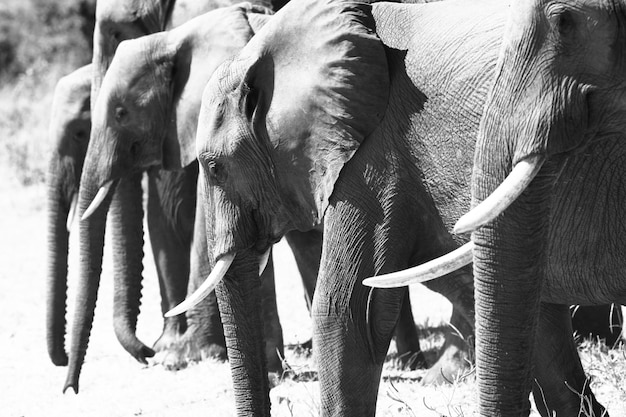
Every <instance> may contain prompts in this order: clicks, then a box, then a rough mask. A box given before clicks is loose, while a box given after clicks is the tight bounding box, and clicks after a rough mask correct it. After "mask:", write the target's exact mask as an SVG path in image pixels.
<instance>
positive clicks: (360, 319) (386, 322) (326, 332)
mask: <svg viewBox="0 0 626 417" xmlns="http://www.w3.org/2000/svg"><path fill="white" fill-rule="evenodd" d="M339 205H340V206H341V207H339V208H335V207H329V209H328V210H327V213H326V217H325V224H324V250H323V253H322V262H321V267H320V273H319V278H318V282H317V287H316V290H315V297H314V301H313V312H312V315H313V350H314V353H315V356H316V357H317V362H318V372H319V379H320V388H321V412H320V414H321V415H322V416H374V415H375V412H376V402H377V396H378V385H379V382H380V377H381V372H382V365H383V362H384V360H385V356H386V353H387V350H388V349H389V342H390V341H391V337H392V335H393V331H394V329H395V327H396V323H397V321H398V317H399V315H400V308H401V305H402V297H403V295H404V293H405V292H406V288H400V289H393V290H378V289H376V290H374V291H372V292H370V289H369V288H367V287H364V286H363V285H362V284H361V281H362V280H363V278H365V277H366V276H369V274H372V273H373V272H374V247H375V245H374V239H373V234H374V232H373V227H368V225H367V224H366V222H365V221H364V220H363V219H359V217H360V215H361V214H362V213H358V212H355V211H351V210H350V207H346V206H343V205H341V204H339ZM346 210H348V211H346ZM348 242H349V243H348Z"/></svg>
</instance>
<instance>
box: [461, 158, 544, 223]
mask: <svg viewBox="0 0 626 417" xmlns="http://www.w3.org/2000/svg"><path fill="white" fill-rule="evenodd" d="M544 161H545V158H544V156H543V155H533V156H530V157H528V158H526V159H523V160H521V161H519V162H518V163H517V165H515V167H513V170H512V171H511V173H510V174H509V175H508V177H506V179H505V180H504V181H503V182H502V184H500V186H498V188H496V189H495V190H494V192H493V193H491V195H489V197H487V198H486V199H484V200H483V201H482V202H481V203H480V204H478V205H477V206H476V207H474V208H473V209H472V210H470V211H469V212H467V213H465V215H463V216H462V217H461V218H460V219H459V221H457V223H456V225H455V226H454V233H466V232H473V231H474V230H476V229H478V228H480V227H482V226H484V225H486V224H487V223H490V222H492V221H493V220H494V219H495V218H496V217H498V216H499V215H500V214H501V213H502V212H503V211H504V210H506V208H507V207H508V206H510V205H511V203H513V202H514V201H515V200H516V199H517V198H518V197H519V196H520V195H521V194H522V193H523V192H524V190H525V189H526V187H528V185H529V184H530V183H531V181H532V180H533V179H534V178H535V176H536V175H537V173H538V172H539V170H540V169H541V166H542V165H543V163H544Z"/></svg>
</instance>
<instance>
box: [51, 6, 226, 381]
mask: <svg viewBox="0 0 626 417" xmlns="http://www.w3.org/2000/svg"><path fill="white" fill-rule="evenodd" d="M222 5H223V4H222V3H220V2H215V1H212V0H205V1H202V2H197V1H191V0H189V1H187V0H181V1H176V2H174V1H167V0H159V1H157V0H145V1H141V0H139V1H130V0H103V1H99V2H98V3H97V7H96V24H95V29H94V55H93V62H92V71H93V73H92V77H93V78H92V85H91V88H92V91H91V107H92V108H93V105H94V103H95V100H96V97H97V95H98V91H99V89H100V84H101V83H102V79H103V77H104V74H105V73H106V69H107V68H108V66H109V64H110V62H111V60H112V58H113V55H114V53H115V50H116V48H117V46H118V44H119V43H120V42H121V41H123V40H125V39H130V38H134V37H139V36H143V35H146V34H150V33H154V32H158V31H162V30H164V29H168V28H171V27H174V26H176V25H178V24H180V23H182V22H184V21H186V20H188V19H190V18H191V17H194V16H196V15H198V14H201V13H203V12H206V11H208V10H212V9H214V8H216V7H220V6H222ZM83 175H84V174H83ZM148 176H149V181H148V184H149V185H148V187H149V188H150V187H152V188H153V189H154V192H153V193H152V194H153V195H159V194H161V195H162V194H163V192H162V191H160V190H167V189H168V188H169V187H170V184H171V183H177V184H179V185H176V186H177V187H178V186H180V187H182V188H181V189H185V190H188V193H187V194H185V195H186V196H189V197H184V200H183V202H181V203H176V201H177V200H176V199H173V200H171V203H172V204H170V205H167V204H165V205H159V204H151V203H150V202H148V213H147V217H148V223H149V224H159V223H160V224H164V225H166V226H167V227H165V228H163V229H162V230H163V231H164V232H165V235H164V236H163V237H162V238H157V239H154V236H152V235H151V243H152V249H153V252H154V255H155V263H156V266H157V273H158V275H159V281H160V287H161V294H162V300H163V302H162V310H163V311H164V312H165V311H167V310H168V309H169V308H170V307H171V306H173V305H175V304H176V303H177V302H179V301H180V300H181V299H183V298H184V296H185V294H186V292H187V282H188V278H189V274H190V273H191V274H193V273H201V271H200V268H198V269H195V270H194V269H193V268H195V267H197V266H198V265H190V263H189V256H190V252H191V251H194V248H192V239H193V230H194V224H193V219H194V213H195V208H194V207H195V198H196V197H195V192H194V190H195V187H196V182H197V181H196V178H197V168H196V167H194V166H189V167H187V168H186V169H184V170H181V171H177V172H169V171H160V170H159V169H158V168H152V169H151V170H149V172H148ZM140 180H141V173H140V172H139V171H137V172H135V173H134V175H132V176H130V177H128V178H124V179H121V180H120V181H119V183H118V184H117V186H116V187H115V192H113V193H111V194H112V195H111V196H110V197H109V199H108V201H107V204H106V206H107V207H108V206H109V205H110V207H111V209H110V214H111V217H112V218H111V222H110V223H111V224H112V227H111V231H112V232H113V233H114V237H113V239H112V243H113V253H114V254H115V255H114V276H115V280H116V283H119V285H117V284H116V287H118V288H121V289H122V290H120V291H116V293H115V297H116V300H115V302H114V306H116V307H115V309H116V311H115V312H114V323H115V331H116V335H117V337H118V339H119V340H120V342H121V343H122V345H123V346H124V348H125V349H126V350H127V351H129V353H130V354H131V355H133V356H134V357H135V358H136V359H137V360H138V361H140V362H146V358H147V357H150V356H152V355H153V354H154V350H153V349H151V348H149V347H147V346H145V345H144V344H143V343H142V342H141V341H140V340H138V339H137V337H136V335H135V323H136V318H137V313H138V309H139V302H140V289H141V271H142V268H143V266H142V258H143V230H142V225H143V223H142V218H143V207H142V203H141V201H142V200H141V192H142V190H141V183H140ZM149 194H150V192H149ZM166 194H167V193H166ZM180 197H183V196H182V195H181V196H180ZM84 209H85V207H83V208H82V209H81V208H80V207H79V213H83V211H84ZM106 216H107V210H104V209H103V210H101V211H100V212H98V213H96V214H95V215H93V216H92V217H91V218H90V219H89V220H87V221H81V222H80V230H79V234H80V238H79V245H80V258H81V262H80V271H79V288H78V291H77V307H76V313H75V315H74V317H75V320H74V323H73V326H72V329H73V330H72V335H73V337H72V341H71V345H70V360H69V366H70V367H69V370H68V379H67V381H66V384H65V390H66V389H67V388H69V387H73V388H74V390H75V391H77V390H78V375H79V373H80V367H81V366H82V363H83V360H84V356H85V352H86V347H87V342H88V339H89V332H90V329H91V323H92V320H93V312H94V309H95V301H96V295H97V294H96V293H93V292H92V293H88V292H87V290H86V287H87V286H89V284H88V283H90V284H91V288H94V286H96V287H97V284H96V283H97V282H98V281H99V277H100V272H101V265H102V248H103V244H104V229H105V223H106ZM168 228H169V230H167V229H168ZM196 241H197V240H196ZM199 250H200V249H195V252H196V253H197V252H198V251H199ZM190 268H191V269H190ZM186 319H187V320H186ZM63 320H64V319H63ZM219 323H220V320H219V312H218V309H217V303H216V300H215V299H213V300H212V303H211V300H209V302H208V303H205V305H203V306H202V308H198V309H196V310H194V311H191V312H190V313H189V315H188V316H187V318H185V317H178V318H172V319H170V318H166V319H165V321H164V330H163V334H162V335H161V337H160V338H159V340H157V342H156V343H155V345H154V349H156V350H164V349H168V348H169V347H170V346H172V344H177V345H180V343H184V344H186V345H187V347H188V348H189V349H191V350H195V349H197V350H198V351H197V352H192V355H194V354H195V355H199V354H201V352H200V350H201V351H204V352H219V351H220V349H223V348H221V347H220V346H219V345H220V344H221V343H223V342H222V340H223V335H222V330H221V326H220V325H219ZM188 324H189V325H188ZM195 330H198V331H195ZM183 332H185V337H184V340H182V339H181V335H182V333H183ZM63 339H64V336H57V337H55V338H54V340H55V341H57V342H58V343H59V346H60V347H59V348H57V349H56V351H62V349H63V348H62V345H63V343H62V342H63ZM214 346H215V347H214Z"/></svg>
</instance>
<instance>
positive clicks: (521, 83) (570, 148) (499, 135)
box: [472, 0, 626, 416]
mask: <svg viewBox="0 0 626 417" xmlns="http://www.w3.org/2000/svg"><path fill="white" fill-rule="evenodd" d="M496 75H497V77H496V78H495V83H494V85H493V87H492V89H491V91H490V94H489V99H488V101H487V104H486V106H485V113H484V116H483V119H482V121H481V125H480V132H479V135H478V141H477V145H476V154H475V160H474V164H475V165H474V169H473V177H472V202H473V204H476V203H478V202H480V201H482V200H484V199H485V198H486V197H487V196H488V195H489V194H491V192H493V190H494V189H495V188H496V187H497V186H498V185H499V184H500V183H502V181H503V180H504V178H505V177H506V176H507V175H508V174H509V172H511V170H512V169H513V167H515V166H516V165H517V164H519V163H520V161H524V160H528V158H529V157H531V156H540V157H543V158H545V160H546V162H545V163H544V164H543V167H542V168H541V170H540V171H539V173H538V175H537V176H536V177H535V179H534V180H533V181H532V182H531V183H530V185H529V186H528V188H526V190H525V191H524V192H523V194H522V195H521V196H520V197H519V198H517V200H516V201H515V202H513V204H511V205H510V206H509V207H508V208H507V209H506V211H505V212H504V215H501V216H499V217H497V218H496V219H495V220H494V221H493V222H491V223H489V224H487V225H486V226H484V227H482V228H480V229H478V230H477V231H475V232H474V233H473V235H472V240H473V241H474V244H475V249H474V275H475V278H476V284H475V285H476V294H477V297H476V322H477V323H478V324H479V325H480V327H479V328H478V329H477V343H476V349H477V376H478V383H479V388H480V413H481V415H507V416H508V415H527V414H528V413H529V407H530V406H529V400H528V394H529V392H530V390H531V387H532V389H533V391H534V393H535V398H537V395H538V394H540V388H541V390H542V391H543V393H544V394H545V395H546V398H548V407H549V408H550V409H551V410H555V411H556V414H557V415H578V413H579V408H580V407H581V404H583V407H582V408H583V410H581V411H580V413H582V415H591V414H593V415H596V416H599V415H603V414H602V413H603V411H604V410H603V408H602V406H600V405H599V404H598V403H597V401H595V398H593V394H591V391H590V389H589V386H588V385H587V384H584V382H585V376H584V373H583V371H582V368H581V367H580V360H579V358H578V355H577V352H576V350H575V349H574V348H573V347H572V346H573V345H572V342H571V335H570V334H569V333H571V327H569V323H568V321H569V320H568V318H567V316H568V314H569V312H568V308H567V306H568V304H585V305H588V304H603V303H609V302H615V303H618V304H624V302H625V301H626V298H625V296H624V294H626V280H624V277H623V271H624V267H625V266H626V265H624V256H623V253H624V248H625V247H626V245H625V243H626V242H624V232H625V230H624V222H623V221H622V220H621V218H622V217H623V214H622V212H623V206H624V203H623V201H624V187H623V185H624V178H625V176H624V161H625V160H626V159H625V158H626V153H625V152H626V142H625V141H624V135H625V133H626V88H625V87H624V86H625V85H626V79H625V75H626V3H625V2H623V1H598V2H592V1H584V0H582V1H572V2H567V3H564V2H556V1H547V0H534V1H533V0H528V1H518V2H515V3H514V4H513V5H512V8H511V18H510V19H509V22H508V25H507V28H506V29H505V37H504V41H503V43H502V51H501V52H500V60H499V61H498V65H497V68H496ZM521 115H524V116H523V117H520V116H521ZM555 180H556V181H555ZM546 327H547V329H546ZM546 330H547V331H546ZM568 330H569V331H568ZM544 331H545V334H546V335H550V337H548V338H544V339H543V340H542V339H540V337H539V336H536V334H537V332H538V334H542V333H543V332H544ZM533 335H535V337H534V338H533ZM535 340H536V341H537V342H535ZM544 345H552V346H554V347H555V349H560V350H561V351H562V353H561V354H558V355H556V354H555V355H552V356H550V357H546V358H545V361H544V362H540V363H537V357H541V355H540V353H539V351H540V350H541V349H542V347H543V346H544ZM533 358H534V360H535V364H534V366H535V367H534V369H535V370H540V371H542V372H543V373H544V375H547V376H548V377H549V376H551V375H550V373H551V372H553V371H554V369H553V368H554V367H563V368H565V371H566V372H565V374H564V375H563V377H562V378H560V379H557V380H554V379H553V378H551V379H547V380H545V381H542V380H541V379H539V383H540V385H541V387H540V388H539V387H538V386H537V384H535V383H533V372H532V370H533V367H532V362H533ZM563 380H566V381H567V382H568V384H569V385H570V386H574V387H577V389H575V390H571V389H570V388H568V387H566V386H565V384H564V383H563ZM583 385H584V387H583ZM573 391H578V392H580V393H582V394H583V395H585V398H583V399H581V398H580V397H579V396H578V394H575V393H574V392H573ZM551 401H553V402H551ZM538 405H539V404H538ZM540 410H541V406H540ZM542 412H543V413H544V414H545V413H546V411H545V410H542Z"/></svg>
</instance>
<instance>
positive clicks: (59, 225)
mask: <svg viewBox="0 0 626 417" xmlns="http://www.w3.org/2000/svg"><path fill="white" fill-rule="evenodd" d="M90 91H91V65H86V66H84V67H82V68H79V69H77V70H76V71H74V72H73V73H71V74H68V75H66V76H65V77H63V78H61V79H60V80H59V82H58V83H57V85H56V88H55V91H54V98H53V102H52V113H51V117H50V130H49V133H48V135H49V138H50V140H51V141H52V142H53V145H52V147H51V149H52V153H51V156H50V160H49V162H48V173H47V177H46V183H47V190H48V276H47V279H46V284H47V285H48V290H47V300H46V301H47V305H46V339H47V346H48V355H49V356H50V359H51V360H52V363H54V364H55V365H57V366H65V365H67V354H66V353H65V324H66V321H65V306H66V302H67V256H68V249H69V247H68V244H69V229H70V226H71V222H72V219H71V218H70V219H68V217H69V216H72V217H73V213H75V210H76V201H75V199H76V196H77V193H78V184H79V181H80V174H81V171H82V168H83V162H84V157H85V153H86V152H87V144H88V142H89V132H90V130H91V112H90V104H89V99H90V96H91V94H90ZM72 204H74V207H72Z"/></svg>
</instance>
